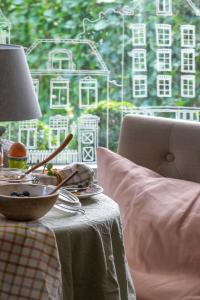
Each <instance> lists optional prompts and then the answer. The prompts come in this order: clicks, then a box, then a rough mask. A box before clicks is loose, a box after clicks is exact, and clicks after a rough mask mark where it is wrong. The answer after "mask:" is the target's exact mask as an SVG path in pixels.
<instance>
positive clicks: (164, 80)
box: [157, 75, 172, 97]
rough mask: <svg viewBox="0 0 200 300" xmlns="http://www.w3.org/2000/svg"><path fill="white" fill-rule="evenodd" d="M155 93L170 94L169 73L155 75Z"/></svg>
mask: <svg viewBox="0 0 200 300" xmlns="http://www.w3.org/2000/svg"><path fill="white" fill-rule="evenodd" d="M157 95H158V97H171V96H172V78H171V76H170V75H158V76H157Z"/></svg>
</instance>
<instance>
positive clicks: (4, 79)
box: [0, 44, 41, 122]
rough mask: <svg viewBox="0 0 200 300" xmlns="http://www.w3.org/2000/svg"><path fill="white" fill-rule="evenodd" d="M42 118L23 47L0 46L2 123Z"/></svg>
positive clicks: (0, 114) (0, 112)
mask: <svg viewBox="0 0 200 300" xmlns="http://www.w3.org/2000/svg"><path fill="white" fill-rule="evenodd" d="M40 116H41V111H40V107H39V103H38V100H37V97H36V94H35V90H34V86H33V82H32V78H31V74H30V71H29V67H28V64H27V61H26V56H25V53H24V49H23V47H21V46H16V45H6V44H0V122H1V121H22V120H30V119H36V118H39V117H40Z"/></svg>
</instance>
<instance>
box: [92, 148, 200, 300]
mask: <svg viewBox="0 0 200 300" xmlns="http://www.w3.org/2000/svg"><path fill="white" fill-rule="evenodd" d="M97 164H98V169H97V170H98V173H97V177H98V182H99V184H100V185H102V186H103V188H104V192H105V194H107V195H108V196H110V197H111V198H112V199H113V200H115V201H116V202H117V203H118V204H119V206H120V210H121V214H122V222H123V232H124V243H125V249H126V254H127V259H128V262H129V266H130V268H131V272H132V276H133V281H134V284H135V287H136V294H137V299H138V300H160V299H162V300H179V299H180V300H184V298H186V299H188V300H189V299H190V298H189V297H192V296H196V297H197V298H195V299H200V184H198V183H194V182H190V181H184V180H178V179H172V178H165V177H162V176H161V175H159V174H157V173H155V172H153V171H151V170H149V169H146V168H143V167H141V166H138V165H136V164H135V163H133V162H131V161H129V160H127V159H126V158H123V157H122V156H120V155H118V154H115V153H113V152H111V151H109V150H107V149H104V148H99V149H98V151H97ZM187 297H188V298H187ZM198 297H199V298H198Z"/></svg>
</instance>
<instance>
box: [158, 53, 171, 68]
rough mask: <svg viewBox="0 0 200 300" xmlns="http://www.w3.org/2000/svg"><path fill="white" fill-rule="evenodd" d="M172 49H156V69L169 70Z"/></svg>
mask: <svg viewBox="0 0 200 300" xmlns="http://www.w3.org/2000/svg"><path fill="white" fill-rule="evenodd" d="M171 57H172V50H171V49H159V50H157V71H160V72H161V71H171V69H172V58H171Z"/></svg>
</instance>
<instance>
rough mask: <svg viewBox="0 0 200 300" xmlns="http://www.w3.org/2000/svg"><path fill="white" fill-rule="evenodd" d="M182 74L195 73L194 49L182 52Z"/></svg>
mask: <svg viewBox="0 0 200 300" xmlns="http://www.w3.org/2000/svg"><path fill="white" fill-rule="evenodd" d="M181 72H183V73H194V72H195V51H194V49H182V50H181Z"/></svg>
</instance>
